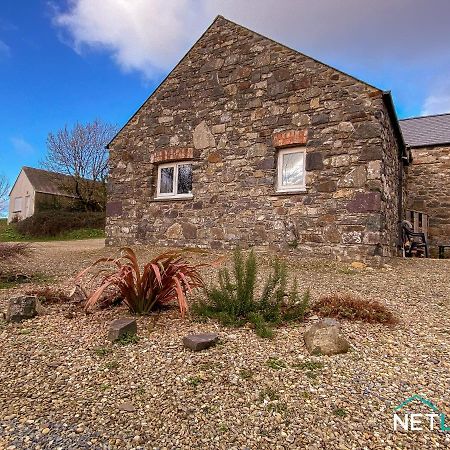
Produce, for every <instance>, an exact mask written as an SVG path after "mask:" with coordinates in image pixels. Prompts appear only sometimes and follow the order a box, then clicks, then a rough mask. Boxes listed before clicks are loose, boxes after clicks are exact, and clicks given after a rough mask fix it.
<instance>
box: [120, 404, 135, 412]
mask: <svg viewBox="0 0 450 450" xmlns="http://www.w3.org/2000/svg"><path fill="white" fill-rule="evenodd" d="M118 408H119V410H120V411H124V412H134V411H136V407H135V406H134V405H133V404H132V403H130V402H123V403H121V404H120V405H119V406H118Z"/></svg>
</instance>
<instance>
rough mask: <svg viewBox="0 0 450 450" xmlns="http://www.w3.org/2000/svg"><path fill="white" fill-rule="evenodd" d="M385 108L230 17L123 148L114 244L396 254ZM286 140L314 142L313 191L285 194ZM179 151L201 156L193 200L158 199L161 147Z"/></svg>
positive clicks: (114, 180)
mask: <svg viewBox="0 0 450 450" xmlns="http://www.w3.org/2000/svg"><path fill="white" fill-rule="evenodd" d="M384 114H385V109H384V105H383V102H382V98H381V92H380V91H378V90H376V89H375V88H373V87H371V86H368V85H366V84H364V83H362V82H359V81H357V80H355V79H353V78H351V77H349V76H346V75H345V74H342V73H341V72H338V71H336V70H334V69H332V68H330V67H328V66H325V65H322V64H320V63H318V62H317V61H314V60H312V59H310V58H308V57H306V56H304V55H301V54H298V53H296V52H294V51H292V50H290V49H288V48H286V47H284V46H281V45H279V44H277V43H275V42H273V41H271V40H268V39H266V38H264V37H261V36H259V35H256V34H255V33H253V32H251V31H249V30H246V29H244V28H242V27H240V26H238V25H235V24H232V23H230V22H228V21H226V20H225V19H218V20H217V21H216V22H215V24H214V25H213V26H212V28H211V29H210V30H209V31H208V32H207V33H206V34H205V35H204V36H203V37H202V38H201V39H200V41H199V42H198V43H197V44H196V45H195V46H194V48H193V49H192V50H191V51H190V53H189V54H188V55H187V57H185V59H184V60H183V61H182V62H181V63H180V64H179V65H178V66H177V67H176V68H175V70H174V71H173V72H172V74H171V75H170V76H169V77H168V78H167V79H166V81H165V82H164V83H163V85H161V86H160V87H159V88H158V90H157V92H156V93H155V94H154V95H153V96H152V97H151V98H150V99H149V100H148V101H147V102H146V103H145V104H144V106H143V107H142V108H141V109H140V111H139V112H138V113H137V114H136V115H135V116H134V117H133V118H132V120H131V121H130V122H129V123H128V124H127V125H126V126H125V127H124V129H123V130H122V131H121V133H120V134H119V135H118V136H117V137H116V139H115V140H114V141H113V143H112V145H111V148H110V167H111V172H110V178H109V181H108V189H109V193H108V202H109V207H108V217H107V243H108V244H110V245H123V244H136V243H154V244H158V245H169V246H184V245H187V246H192V245H196V246H202V247H210V248H229V247H233V246H235V245H237V244H239V245H241V246H250V245H257V246H266V247H272V248H277V249H280V248H281V249H291V250H292V251H296V252H299V253H302V254H310V255H326V256H331V257H335V258H339V259H365V258H367V257H373V256H380V255H385V254H386V255H387V254H391V252H392V240H393V239H394V240H395V236H394V238H392V236H391V233H392V224H393V223H394V222H395V221H396V217H394V216H392V217H390V216H389V214H390V212H389V211H388V210H389V208H388V207H387V206H386V205H387V203H386V202H387V201H388V200H387V199H388V198H389V196H390V199H389V202H390V201H394V202H395V196H393V194H392V195H391V194H390V192H391V191H392V189H395V181H393V178H394V176H395V165H396V162H395V161H394V159H395V158H396V155H394V151H393V149H392V146H393V145H394V144H393V142H391V138H392V136H391V135H392V132H391V128H390V126H389V125H387V124H386V120H387V119H386V118H385V117H384ZM386 130H387V131H386ZM280 132H286V134H284V135H279V134H278V133H280ZM287 136H294V137H295V139H300V138H301V139H302V141H299V145H303V146H304V148H305V149H306V153H307V158H306V166H307V170H308V171H307V174H306V184H307V191H306V192H305V193H298V194H296V195H281V194H277V193H276V192H275V183H276V156H277V148H276V147H275V146H274V145H279V144H277V142H280V140H279V139H280V137H281V142H282V143H283V145H285V144H286V142H285V141H283V139H284V140H285V139H288V137H287ZM303 142H304V144H303ZM286 145H289V142H288V143H287V144H286ZM174 148H175V149H176V148H179V149H193V152H195V157H194V159H193V166H194V172H193V179H194V186H193V195H194V198H193V199H192V200H177V201H174V200H165V201H161V200H155V199H154V196H155V183H156V170H157V165H156V164H155V163H154V162H155V161H156V160H158V156H156V155H161V154H163V155H166V154H173V149H174ZM180 151H181V150H180ZM384 166H385V167H384ZM383 177H384V178H383ZM390 209H391V210H392V209H393V208H390ZM394 209H396V208H394ZM384 216H387V220H384V218H383V217H384Z"/></svg>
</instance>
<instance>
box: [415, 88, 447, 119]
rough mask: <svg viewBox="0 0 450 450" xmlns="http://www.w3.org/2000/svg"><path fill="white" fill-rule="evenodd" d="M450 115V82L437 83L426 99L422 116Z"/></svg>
mask: <svg viewBox="0 0 450 450" xmlns="http://www.w3.org/2000/svg"><path fill="white" fill-rule="evenodd" d="M443 113H450V81H448V80H445V81H441V82H439V83H437V84H436V85H435V86H434V88H433V89H432V90H431V92H430V94H429V95H428V97H426V98H425V101H424V103H423V107H422V112H421V114H422V115H431V114H443Z"/></svg>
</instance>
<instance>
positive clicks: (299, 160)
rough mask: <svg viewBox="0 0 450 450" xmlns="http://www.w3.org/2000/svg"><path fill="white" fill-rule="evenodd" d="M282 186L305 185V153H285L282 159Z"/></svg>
mask: <svg viewBox="0 0 450 450" xmlns="http://www.w3.org/2000/svg"><path fill="white" fill-rule="evenodd" d="M281 164H282V168H281V186H285V187H286V186H293V185H294V186H300V185H303V177H304V153H303V152H296V153H285V154H283V155H282V158H281Z"/></svg>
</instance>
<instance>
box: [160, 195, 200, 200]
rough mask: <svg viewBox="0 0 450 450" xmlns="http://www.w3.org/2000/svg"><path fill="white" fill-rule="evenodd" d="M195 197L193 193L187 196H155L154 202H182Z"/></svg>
mask: <svg viewBox="0 0 450 450" xmlns="http://www.w3.org/2000/svg"><path fill="white" fill-rule="evenodd" d="M193 198H194V196H193V195H189V196H186V197H154V198H153V200H152V201H153V202H180V201H189V200H192V199H193Z"/></svg>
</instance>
